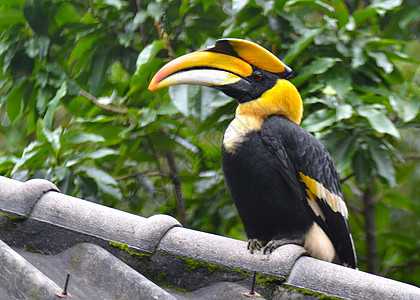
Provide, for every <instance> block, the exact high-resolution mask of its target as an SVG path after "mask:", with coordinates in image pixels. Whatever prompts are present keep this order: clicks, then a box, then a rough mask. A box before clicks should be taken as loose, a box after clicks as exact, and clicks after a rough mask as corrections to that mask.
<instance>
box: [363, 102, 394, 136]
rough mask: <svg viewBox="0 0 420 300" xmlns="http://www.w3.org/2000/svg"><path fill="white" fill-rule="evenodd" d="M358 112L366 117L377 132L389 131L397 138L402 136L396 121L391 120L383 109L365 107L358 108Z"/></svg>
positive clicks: (388, 132)
mask: <svg viewBox="0 0 420 300" xmlns="http://www.w3.org/2000/svg"><path fill="white" fill-rule="evenodd" d="M358 113H359V115H361V116H362V117H365V118H366V119H367V120H368V121H369V123H370V125H371V126H372V127H373V128H374V129H375V130H376V131H377V132H380V133H387V134H390V135H392V136H394V137H396V138H400V133H399V131H398V129H397V128H396V127H395V125H394V123H392V122H391V120H389V119H388V118H387V116H386V115H385V114H384V113H382V112H381V111H379V110H377V109H374V108H369V107H364V108H363V109H361V110H358Z"/></svg>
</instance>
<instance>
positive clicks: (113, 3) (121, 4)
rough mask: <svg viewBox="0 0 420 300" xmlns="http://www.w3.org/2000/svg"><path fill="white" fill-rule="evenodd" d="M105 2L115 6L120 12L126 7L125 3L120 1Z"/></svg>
mask: <svg viewBox="0 0 420 300" xmlns="http://www.w3.org/2000/svg"><path fill="white" fill-rule="evenodd" d="M103 2H104V3H105V4H107V5H109V6H113V7H115V8H116V9H118V10H121V8H122V7H123V6H124V5H126V4H125V3H123V2H121V1H120V0H103Z"/></svg>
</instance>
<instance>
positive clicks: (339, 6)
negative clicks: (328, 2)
mask: <svg viewBox="0 0 420 300" xmlns="http://www.w3.org/2000/svg"><path fill="white" fill-rule="evenodd" d="M332 3H333V4H334V9H335V13H336V14H337V20H338V29H339V30H340V29H341V28H343V27H344V26H346V24H347V23H348V22H349V20H350V16H349V11H348V10H347V6H346V4H345V3H344V2H343V1H342V0H332Z"/></svg>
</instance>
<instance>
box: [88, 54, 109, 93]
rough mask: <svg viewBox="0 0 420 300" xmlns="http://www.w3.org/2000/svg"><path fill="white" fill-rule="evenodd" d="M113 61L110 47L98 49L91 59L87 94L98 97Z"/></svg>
mask: <svg viewBox="0 0 420 300" xmlns="http://www.w3.org/2000/svg"><path fill="white" fill-rule="evenodd" d="M113 61H114V54H113V53H112V51H111V47H105V48H102V49H100V50H99V51H98V52H97V53H96V55H95V57H94V58H93V59H92V65H91V68H90V76H89V79H88V82H87V84H88V86H89V92H90V93H91V94H92V95H94V96H99V95H100V93H101V91H102V88H103V86H104V85H105V75H106V72H107V71H108V69H109V67H110V66H111V64H112V63H113Z"/></svg>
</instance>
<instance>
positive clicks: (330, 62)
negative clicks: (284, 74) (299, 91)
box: [291, 57, 340, 86]
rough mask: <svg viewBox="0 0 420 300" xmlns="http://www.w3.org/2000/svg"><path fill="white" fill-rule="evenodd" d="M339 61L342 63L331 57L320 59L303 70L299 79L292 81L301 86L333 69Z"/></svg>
mask: <svg viewBox="0 0 420 300" xmlns="http://www.w3.org/2000/svg"><path fill="white" fill-rule="evenodd" d="M337 61H340V60H339V59H337V58H331V57H320V58H317V59H315V60H314V61H312V62H311V63H310V64H309V65H308V66H305V67H304V68H302V70H301V72H300V73H299V77H295V78H293V79H292V80H291V81H292V83H293V84H294V85H295V86H300V85H301V84H302V83H303V82H305V81H306V80H307V79H309V78H311V77H312V75H315V74H323V73H325V72H326V71H327V70H328V69H330V68H332V67H333V66H334V65H335V64H336V63H337Z"/></svg>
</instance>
